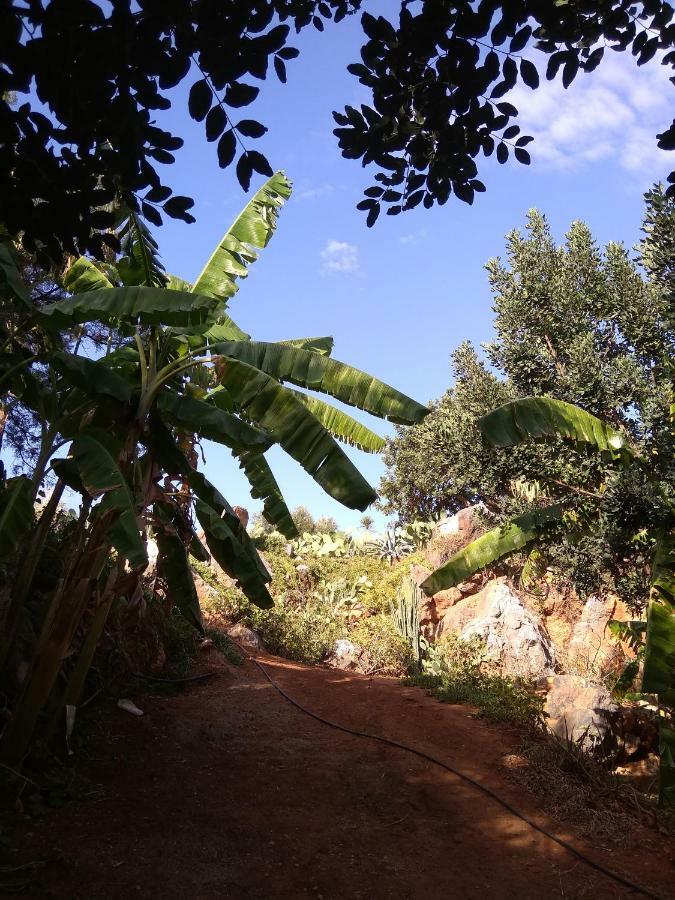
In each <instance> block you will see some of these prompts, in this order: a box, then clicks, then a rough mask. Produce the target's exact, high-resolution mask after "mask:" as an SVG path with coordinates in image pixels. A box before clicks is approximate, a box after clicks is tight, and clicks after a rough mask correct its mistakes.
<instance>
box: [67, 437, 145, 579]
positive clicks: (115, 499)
mask: <svg viewBox="0 0 675 900" xmlns="http://www.w3.org/2000/svg"><path fill="white" fill-rule="evenodd" d="M70 455H71V457H72V458H73V460H74V461H75V464H76V465H77V468H78V471H79V473H80V478H81V479H82V484H83V485H84V488H85V490H86V491H87V493H88V494H89V495H90V496H91V497H93V498H96V497H103V499H102V500H101V502H100V504H99V505H98V507H97V509H98V511H99V514H102V513H104V512H106V511H107V510H115V512H116V513H117V516H116V517H115V520H114V521H113V524H112V525H111V526H110V529H109V537H110V541H111V543H112V545H113V547H114V548H115V549H116V550H117V552H118V553H119V554H120V555H121V556H124V557H126V559H128V560H129V565H130V566H131V568H132V569H136V568H141V567H144V566H147V564H148V556H147V553H146V550H145V544H144V542H143V540H142V539H141V534H140V529H139V526H138V521H137V519H136V511H135V508H134V500H133V496H132V494H131V491H130V489H129V485H128V484H127V483H126V481H125V479H124V476H123V475H122V473H121V471H120V470H119V468H118V466H117V463H116V462H115V460H114V459H113V457H112V455H111V454H110V452H109V450H108V449H107V448H106V447H105V446H104V445H103V444H102V443H101V442H100V440H98V439H97V438H95V437H94V436H93V435H90V434H80V435H78V436H77V437H76V438H75V440H74V441H73V443H72V446H71V448H70Z"/></svg>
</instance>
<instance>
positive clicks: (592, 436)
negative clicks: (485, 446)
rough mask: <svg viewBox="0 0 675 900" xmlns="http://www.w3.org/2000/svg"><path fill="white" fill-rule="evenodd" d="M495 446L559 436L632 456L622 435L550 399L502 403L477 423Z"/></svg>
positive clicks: (585, 414) (529, 398)
mask: <svg viewBox="0 0 675 900" xmlns="http://www.w3.org/2000/svg"><path fill="white" fill-rule="evenodd" d="M478 427H479V428H480V430H481V432H482V433H483V435H484V436H485V438H486V439H487V440H488V441H490V443H491V444H493V445H494V446H495V447H513V446H515V445H516V444H520V443H522V442H523V441H525V440H528V439H529V438H539V437H548V436H552V435H559V436H560V437H563V438H567V439H569V440H572V441H577V442H579V443H586V444H590V445H592V446H593V447H595V448H596V449H597V450H600V451H609V452H610V453H612V454H622V455H625V456H627V457H634V456H635V455H636V453H635V451H634V450H633V449H632V447H631V446H630V444H629V442H628V438H627V437H626V435H625V434H623V433H622V432H620V431H617V430H616V429H615V428H612V427H611V426H610V425H608V424H607V422H603V420H602V419H598V418H597V416H593V415H591V414H590V413H587V412H586V411H585V410H583V409H581V408H580V407H578V406H574V404H572V403H565V402H564V401H562V400H554V399H553V398H551V397H525V398H523V399H521V400H513V401H512V402H510V403H504V404H503V405H502V406H498V407H497V409H494V410H492V412H490V413H488V414H487V415H486V416H483V418H482V419H479V420H478Z"/></svg>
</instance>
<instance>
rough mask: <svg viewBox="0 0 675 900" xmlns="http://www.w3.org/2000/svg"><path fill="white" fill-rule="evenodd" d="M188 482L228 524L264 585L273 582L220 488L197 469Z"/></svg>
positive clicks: (196, 495) (188, 478)
mask: <svg viewBox="0 0 675 900" xmlns="http://www.w3.org/2000/svg"><path fill="white" fill-rule="evenodd" d="M187 481H188V484H189V485H190V488H191V489H192V492H193V493H194V495H195V497H198V498H199V500H201V501H202V503H205V504H206V505H207V506H209V507H210V508H211V509H213V510H215V512H216V514H217V516H218V518H220V519H223V521H224V522H225V523H226V524H227V526H228V528H229V529H230V531H231V532H232V533H233V534H234V536H235V538H236V539H237V541H238V542H239V544H240V545H241V546H242V548H243V549H244V551H245V552H246V554H247V555H248V556H249V558H250V559H251V560H252V561H253V563H254V565H255V567H256V569H257V570H258V574H259V575H260V577H261V578H262V579H263V581H264V583H265V584H267V583H268V582H269V581H271V580H272V576H271V575H270V573H269V572H268V571H267V568H266V566H265V564H264V563H263V561H262V560H261V559H260V555H259V554H258V550H257V548H256V546H255V544H254V543H253V541H252V540H251V538H250V536H249V533H248V531H247V530H246V528H245V527H244V525H243V523H242V521H241V519H240V518H239V516H238V515H237V514H236V512H235V511H234V510H233V509H232V507H231V506H230V504H229V503H228V502H227V500H226V499H225V498H224V497H223V495H222V494H221V493H220V491H219V490H218V488H216V487H215V485H213V484H211V482H210V481H209V480H208V478H206V476H205V475H203V474H202V473H201V472H198V471H197V470H196V469H191V470H190V472H189V474H188V476H187Z"/></svg>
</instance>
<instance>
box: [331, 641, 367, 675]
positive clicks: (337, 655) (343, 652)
mask: <svg viewBox="0 0 675 900" xmlns="http://www.w3.org/2000/svg"><path fill="white" fill-rule="evenodd" d="M326 663H327V664H328V665H329V666H331V668H333V669H342V670H343V671H345V672H364V671H367V669H368V654H367V653H366V651H365V650H364V649H363V647H359V645H358V644H354V643H353V642H352V641H349V640H347V639H346V638H341V639H340V640H338V641H335V643H334V644H333V648H332V650H331V652H330V655H329V656H328V658H327V660H326Z"/></svg>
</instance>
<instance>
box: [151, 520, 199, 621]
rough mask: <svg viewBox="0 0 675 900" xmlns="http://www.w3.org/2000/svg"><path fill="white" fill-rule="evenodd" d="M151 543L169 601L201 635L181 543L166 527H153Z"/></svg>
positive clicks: (185, 557) (193, 594) (191, 576)
mask: <svg viewBox="0 0 675 900" xmlns="http://www.w3.org/2000/svg"><path fill="white" fill-rule="evenodd" d="M155 540H156V541H157V550H158V560H157V564H158V565H157V568H158V571H159V573H160V574H161V575H162V577H163V578H164V580H165V581H166V586H167V594H168V597H169V600H170V601H171V602H172V603H173V605H174V606H175V607H176V608H177V609H178V610H180V613H181V615H182V616H183V617H184V618H185V619H187V621H188V622H189V623H190V624H191V625H194V627H195V628H196V629H197V630H198V631H200V632H201V633H202V634H203V633H204V625H203V623H202V614H201V609H200V608H199V598H198V597H197V589H196V588H195V581H194V578H193V575H192V569H191V568H190V563H189V562H188V555H187V550H186V549H185V546H184V544H183V542H182V541H181V539H180V538H179V537H178V535H177V534H176V532H175V531H174V529H173V528H171V527H170V526H164V527H159V528H157V529H156V530H155Z"/></svg>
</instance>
